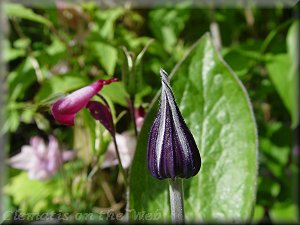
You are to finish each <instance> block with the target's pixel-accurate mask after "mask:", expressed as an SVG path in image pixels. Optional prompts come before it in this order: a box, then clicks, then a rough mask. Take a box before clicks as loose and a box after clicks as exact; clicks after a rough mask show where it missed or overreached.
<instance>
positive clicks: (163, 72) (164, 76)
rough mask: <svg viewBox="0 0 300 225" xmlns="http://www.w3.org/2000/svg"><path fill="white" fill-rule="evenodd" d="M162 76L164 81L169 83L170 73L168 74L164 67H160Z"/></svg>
mask: <svg viewBox="0 0 300 225" xmlns="http://www.w3.org/2000/svg"><path fill="white" fill-rule="evenodd" d="M160 76H161V80H162V83H163V81H165V82H167V83H169V81H168V76H169V75H168V74H167V72H166V71H164V69H163V68H160Z"/></svg>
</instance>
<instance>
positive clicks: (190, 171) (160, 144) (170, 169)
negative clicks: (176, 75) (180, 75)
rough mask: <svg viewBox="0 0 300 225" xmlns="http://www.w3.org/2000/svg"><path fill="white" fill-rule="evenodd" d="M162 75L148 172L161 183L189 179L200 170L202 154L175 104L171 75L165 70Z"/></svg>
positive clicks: (150, 146)
mask: <svg viewBox="0 0 300 225" xmlns="http://www.w3.org/2000/svg"><path fill="white" fill-rule="evenodd" d="M160 74H161V77H162V90H161V103H160V109H159V112H158V114H157V116H156V118H155V120H154V123H153V125H152V127H151V130H150V135H149V139H148V149H147V150H148V152H147V161H148V169H149V171H150V173H151V174H152V176H154V177H156V178H158V179H165V178H171V179H175V178H176V177H181V178H189V177H192V176H195V175H196V174H197V173H198V172H199V170H200V167H201V158H200V154H199V150H198V148H197V145H196V143H195V140H194V138H193V135H192V133H191V132H190V130H189V129H188V127H187V125H186V124H185V122H184V119H183V117H182V115H181V113H180V111H179V109H178V106H177V104H176V102H175V98H174V95H173V92H172V89H171V87H170V84H169V82H168V79H167V76H168V75H167V73H166V72H165V71H164V70H163V69H161V70H160Z"/></svg>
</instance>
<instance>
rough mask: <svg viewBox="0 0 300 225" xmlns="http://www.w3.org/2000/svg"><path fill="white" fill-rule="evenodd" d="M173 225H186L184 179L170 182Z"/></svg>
mask: <svg viewBox="0 0 300 225" xmlns="http://www.w3.org/2000/svg"><path fill="white" fill-rule="evenodd" d="M169 191H170V205H171V217H172V224H184V206H183V191H182V179H180V178H179V179H174V180H173V179H170V180H169Z"/></svg>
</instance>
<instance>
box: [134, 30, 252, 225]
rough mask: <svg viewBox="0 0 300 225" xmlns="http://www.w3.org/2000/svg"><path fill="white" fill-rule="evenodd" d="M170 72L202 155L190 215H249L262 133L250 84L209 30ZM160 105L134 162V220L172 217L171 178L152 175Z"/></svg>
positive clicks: (189, 195)
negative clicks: (152, 136)
mask: <svg viewBox="0 0 300 225" xmlns="http://www.w3.org/2000/svg"><path fill="white" fill-rule="evenodd" d="M170 76H172V79H171V86H172V87H173V91H174V94H175V97H176V99H177V103H178V106H179V108H180V110H181V112H182V115H183V117H184V119H185V121H186V123H187V125H188V126H189V128H190V130H191V132H192V134H193V136H194V138H195V140H196V143H197V145H198V147H199V150H200V154H201V157H202V167H201V170H200V172H199V174H198V175H196V176H195V177H193V178H191V179H188V180H184V196H185V199H184V203H185V215H186V220H187V221H197V222H198V221H227V222H228V221H247V220H249V219H250V217H251V214H252V208H253V204H254V202H255V196H256V177H257V133H256V126H255V121H254V117H253V113H252V108H251V104H250V102H249V99H248V96H247V93H246V91H245V89H244V87H243V86H242V84H241V83H240V82H239V80H238V79H237V77H236V75H235V74H233V72H232V70H231V69H230V68H229V67H228V66H227V64H226V63H225V62H224V61H223V60H222V59H221V58H220V56H219V54H218V53H217V52H216V51H215V49H214V47H213V46H212V42H211V40H210V38H209V36H208V35H205V36H204V37H203V38H201V39H200V40H199V41H198V42H197V43H196V44H195V45H194V46H193V47H192V48H191V49H190V51H189V52H188V54H187V56H186V57H185V58H184V59H183V60H182V61H181V62H180V63H179V64H178V65H177V66H176V67H175V68H174V70H173V71H172V73H171V75H170ZM157 109H158V101H157V99H156V101H155V103H154V104H153V107H152V108H151V109H150V111H149V113H148V115H147V118H146V119H145V123H144V126H143V129H142V131H141V133H140V136H139V140H138V144H137V149H136V155H135V158H134V160H133V164H132V169H131V181H130V205H129V216H130V219H131V220H147V219H148V220H149V219H152V220H154V219H158V220H164V221H168V220H169V218H170V216H169V214H170V212H169V197H168V186H167V181H160V180H156V179H154V178H152V177H151V176H150V173H149V172H148V171H147V165H146V149H147V139H148V135H149V130H150V127H151V124H152V123H153V120H154V117H155V115H156V113H157ZM143 212H144V213H143ZM147 217H148V218H147Z"/></svg>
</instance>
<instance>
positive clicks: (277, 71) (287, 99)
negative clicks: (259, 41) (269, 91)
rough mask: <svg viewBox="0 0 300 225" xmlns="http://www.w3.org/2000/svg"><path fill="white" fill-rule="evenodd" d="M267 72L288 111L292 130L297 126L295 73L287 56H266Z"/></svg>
mask: <svg viewBox="0 0 300 225" xmlns="http://www.w3.org/2000/svg"><path fill="white" fill-rule="evenodd" d="M266 59H267V65H266V66H267V70H268V72H269V75H270V78H271V80H272V82H273V84H274V86H275V88H276V91H277V92H278V94H279V96H280V98H281V100H282V102H283V104H284V106H285V107H286V109H287V110H288V111H289V113H290V115H291V120H292V125H291V126H292V128H293V127H295V126H296V125H297V124H298V110H297V95H296V94H297V84H298V83H297V79H298V78H297V73H296V71H295V67H294V66H293V65H292V63H291V59H290V57H289V55H288V54H277V55H271V54H269V55H267V56H266Z"/></svg>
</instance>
